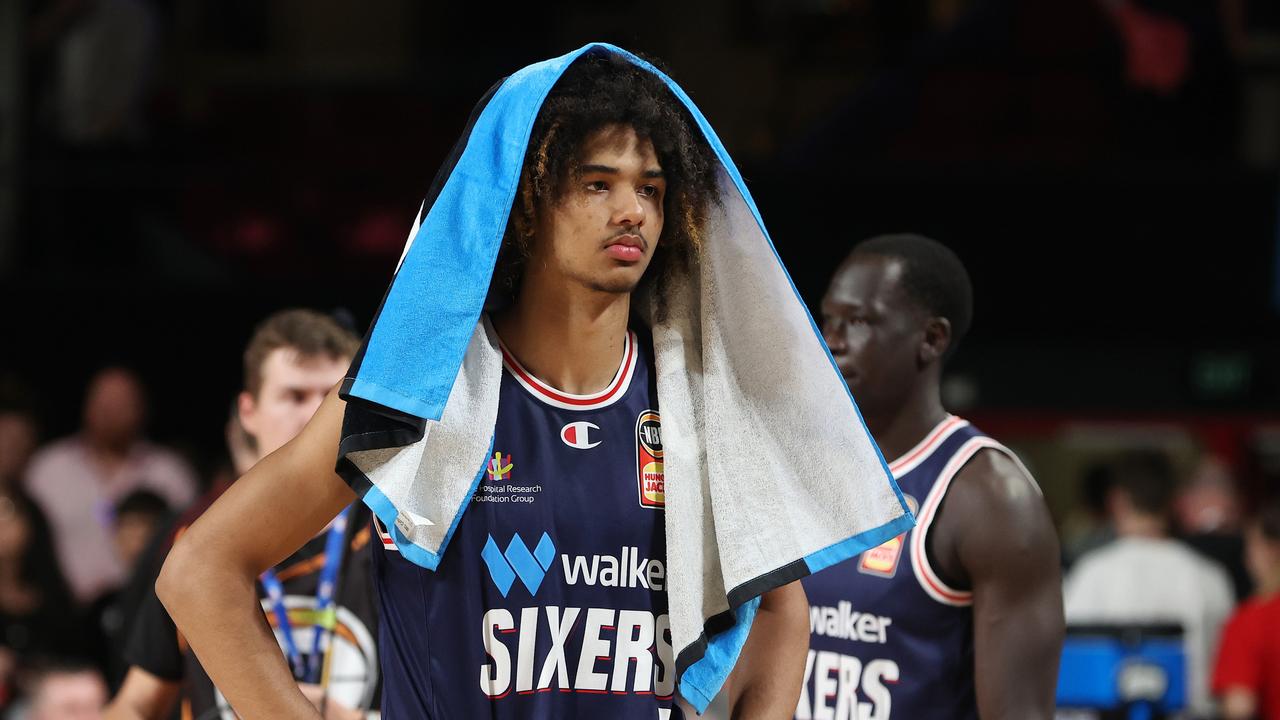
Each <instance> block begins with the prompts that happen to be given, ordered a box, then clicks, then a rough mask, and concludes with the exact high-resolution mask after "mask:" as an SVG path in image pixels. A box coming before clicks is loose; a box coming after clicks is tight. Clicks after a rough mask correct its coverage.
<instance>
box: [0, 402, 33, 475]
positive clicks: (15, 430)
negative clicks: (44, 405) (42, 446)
mask: <svg viewBox="0 0 1280 720" xmlns="http://www.w3.org/2000/svg"><path fill="white" fill-rule="evenodd" d="M35 449H36V423H35V421H34V420H33V419H32V418H31V415H30V414H28V413H26V412H24V411H22V410H19V409H16V408H3V409H0V494H4V495H8V494H9V493H11V492H14V491H15V490H16V489H17V487H18V484H19V481H20V480H21V478H22V473H23V471H24V470H25V469H26V467H27V463H28V462H29V461H30V460H31V454H32V453H33V452H35Z"/></svg>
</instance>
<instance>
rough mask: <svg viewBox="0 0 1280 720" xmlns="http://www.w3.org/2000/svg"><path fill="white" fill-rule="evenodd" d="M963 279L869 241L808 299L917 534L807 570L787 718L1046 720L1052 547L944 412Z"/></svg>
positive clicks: (948, 260)
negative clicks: (796, 698)
mask: <svg viewBox="0 0 1280 720" xmlns="http://www.w3.org/2000/svg"><path fill="white" fill-rule="evenodd" d="M972 306H973V299H972V290H971V288H970V284H969V275H968V273H967V272H966V271H965V268H964V266H963V265H962V264H961V263H960V260H959V258H957V257H956V255H955V254H954V253H953V252H951V250H949V249H947V248H946V247H944V246H942V245H941V244H939V243H937V242H935V241H933V240H930V239H928V238H925V237H920V236H918V235H889V236H882V237H877V238H873V239H871V240H867V241H865V242H863V243H861V244H859V245H857V246H855V247H854V249H853V252H852V254H850V255H849V257H848V258H847V259H846V260H845V261H844V264H843V265H841V266H840V268H839V270H837V271H836V274H835V277H834V278H832V280H831V285H830V287H829V288H828V289H827V294H826V297H824V298H823V300H822V318H823V321H822V322H823V334H824V336H825V337H826V340H827V344H828V345H829V346H830V348H831V353H832V355H833V356H834V357H835V360H836V364H837V365H838V366H839V367H840V370H841V372H842V373H843V374H844V377H845V380H846V381H847V382H848V383H849V389H850V390H851V391H852V393H853V396H854V398H855V399H856V400H857V402H858V407H859V408H860V409H861V410H862V413H863V416H864V418H865V419H866V422H867V427H868V428H869V429H870V430H871V434H872V436H873V437H875V439H876V442H877V443H878V444H879V446H880V449H881V451H882V452H883V454H884V456H885V458H886V460H889V461H890V462H889V469H890V470H891V471H892V472H893V474H894V476H895V478H896V479H897V481H898V484H899V486H900V487H901V488H902V492H903V493H904V494H906V496H907V502H908V503H909V504H911V505H912V506H913V507H914V508H915V509H916V522H917V525H916V527H915V529H913V530H911V531H909V532H907V533H906V534H904V535H902V536H899V537H897V538H895V539H894V540H891V541H890V542H888V543H885V544H884V545H882V546H880V547H878V548H874V549H872V550H868V551H866V552H864V553H862V555H861V556H860V557H858V558H855V559H853V560H848V561H846V562H843V563H840V564H838V565H834V566H832V567H831V568H828V569H827V570H824V571H822V572H819V573H816V574H814V575H811V576H810V577H808V578H806V579H805V580H804V586H805V591H806V593H807V595H808V599H809V604H810V610H809V618H810V631H811V636H810V648H811V649H810V651H809V657H808V660H807V662H806V665H805V680H806V682H805V688H804V691H803V692H802V694H801V698H800V703H799V705H798V707H797V708H796V718H797V719H798V720H810V719H811V718H840V719H841V720H843V719H845V718H876V720H891V719H893V718H909V719H910V720H928V719H929V718H938V719H942V718H946V720H964V719H966V718H971V719H976V718H978V717H982V718H984V720H1001V719H1007V720H1049V718H1051V717H1052V716H1053V706H1054V690H1055V682H1056V679H1057V667H1058V655H1059V652H1060V650H1061V644H1062V635H1063V619H1062V587H1061V578H1060V573H1059V569H1058V543H1057V538H1056V536H1055V533H1054V530H1053V526H1052V525H1051V523H1050V519H1049V513H1048V510H1047V508H1046V506H1045V503H1044V501H1043V499H1042V498H1041V495H1040V492H1039V490H1038V488H1037V486H1036V485H1035V483H1034V482H1033V480H1032V479H1031V477H1030V476H1029V475H1028V474H1027V472H1026V470H1025V468H1023V467H1022V465H1021V463H1019V461H1018V459H1017V458H1016V457H1015V456H1014V455H1013V454H1012V453H1011V452H1009V451H1008V450H1007V449H1005V448H1004V447H1003V446H1002V445H1000V444H999V443H997V442H996V441H995V440H992V439H991V438H989V437H987V436H986V435H983V434H982V432H980V431H979V430H978V429H977V428H975V427H973V426H972V425H970V424H969V423H968V422H966V421H965V420H963V419H961V418H959V417H956V416H954V415H950V414H948V413H947V411H946V410H944V409H943V407H942V399H941V394H940V391H939V379H940V376H941V374H942V365H943V362H944V360H945V359H946V358H947V357H949V356H950V355H951V354H952V353H953V352H955V349H956V346H957V345H958V344H959V342H960V340H961V339H962V338H963V337H964V334H965V332H966V331H967V330H968V329H969V323H970V319H971V314H972Z"/></svg>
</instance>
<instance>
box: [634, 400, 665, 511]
mask: <svg viewBox="0 0 1280 720" xmlns="http://www.w3.org/2000/svg"><path fill="white" fill-rule="evenodd" d="M636 482H637V483H638V484H639V491H640V507H647V508H662V507H665V506H666V481H665V479H664V476H663V473H662V423H661V422H660V421H659V419H658V413H656V412H654V411H653V410H645V411H644V412H642V413H640V417H639V418H637V419H636Z"/></svg>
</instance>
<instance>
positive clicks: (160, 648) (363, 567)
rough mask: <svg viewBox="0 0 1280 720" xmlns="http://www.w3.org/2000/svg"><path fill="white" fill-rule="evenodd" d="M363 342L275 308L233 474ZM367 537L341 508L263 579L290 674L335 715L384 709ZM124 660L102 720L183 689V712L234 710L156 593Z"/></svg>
mask: <svg viewBox="0 0 1280 720" xmlns="http://www.w3.org/2000/svg"><path fill="white" fill-rule="evenodd" d="M357 345H358V340H357V338H356V337H355V336H354V335H353V334H352V333H351V332H350V331H348V330H346V329H345V328H343V327H342V326H341V325H339V324H338V323H337V322H335V321H334V320H333V319H332V318H330V317H328V316H326V315H323V314H321V313H317V312H313V311H309V310H286V311H282V312H278V313H275V314H273V315H271V316H270V317H268V318H267V319H266V320H264V321H263V322H262V323H261V324H260V325H259V326H258V328H257V329H256V331H255V333H254V335H253V338H252V339H251V340H250V342H249V345H248V347H247V348H246V350H245V356H244V358H245V389H244V391H243V392H242V393H241V394H240V397H239V399H238V402H237V408H236V412H235V416H234V417H233V418H232V423H231V426H230V428H229V430H228V443H229V445H230V446H231V450H232V452H231V454H232V457H233V462H235V464H236V465H237V467H236V468H235V470H236V473H237V474H243V473H245V472H247V471H248V469H249V467H251V466H252V465H253V464H254V463H256V462H257V461H258V460H260V459H261V458H263V457H265V456H267V455H269V454H271V453H272V452H274V451H276V450H277V449H278V448H280V447H282V446H283V445H285V444H286V443H287V442H288V441H289V440H291V439H292V438H293V437H294V436H296V435H297V434H298V432H299V431H300V430H301V428H302V427H303V426H304V425H305V424H306V423H307V421H308V420H309V419H310V418H311V416H312V414H314V412H315V410H316V408H317V407H318V406H319V404H320V401H321V399H322V398H323V397H324V396H325V394H326V393H327V392H328V391H329V390H330V389H331V388H332V387H333V386H334V385H335V384H336V383H337V382H338V380H339V379H341V377H342V373H343V371H344V370H345V369H346V367H347V364H348V363H349V362H350V360H351V357H352V355H353V354H354V352H355V349H356V347H357ZM246 449H247V450H248V451H249V452H244V451H245V450H246ZM225 490H226V488H225V487H222V488H215V489H214V490H213V491H212V492H211V493H210V494H209V495H208V496H206V497H205V498H203V499H202V500H201V501H199V502H198V503H197V504H196V506H195V507H194V508H192V509H191V510H189V511H188V512H187V513H185V514H184V515H183V516H182V517H181V518H179V520H178V521H177V523H176V524H175V526H174V527H175V529H174V531H173V532H172V533H171V539H170V542H173V541H176V540H177V538H178V537H179V536H181V535H182V534H183V533H184V532H185V530H186V528H187V527H188V526H189V525H190V524H191V523H192V522H194V520H195V518H196V517H198V516H199V515H200V514H202V513H203V511H204V510H206V509H207V508H208V507H209V506H210V505H211V504H212V503H213V502H214V500H216V499H217V497H218V496H220V495H221V494H222V492H224V491H225ZM369 538H370V524H369V513H368V511H367V510H364V509H363V508H347V509H344V510H342V512H341V513H339V514H338V516H337V517H335V518H334V519H333V520H332V522H330V523H329V524H328V526H327V527H326V528H325V529H324V530H323V531H322V532H321V533H319V534H318V535H316V536H315V537H314V538H312V539H311V540H310V541H308V542H307V543H306V544H305V545H304V546H303V547H302V548H300V549H299V550H298V551H297V552H296V553H293V554H292V555H290V556H289V557H288V558H287V559H285V560H284V561H283V562H281V563H279V564H277V565H276V566H274V567H272V568H269V569H267V570H266V571H264V572H263V573H262V575H261V577H260V578H259V596H260V597H261V598H262V604H263V610H264V613H265V617H266V619H267V622H268V624H269V625H271V626H272V629H273V631H274V634H275V636H276V639H277V641H278V642H279V644H280V646H281V649H282V650H283V651H284V654H285V656H286V657H287V658H288V659H289V663H290V666H291V668H292V669H293V671H294V678H295V680H296V681H297V682H298V684H299V687H300V688H301V689H302V691H303V693H304V694H305V695H306V696H307V697H308V698H309V699H310V700H311V701H312V702H313V703H314V704H315V705H316V706H317V707H322V708H323V709H324V710H323V711H324V717H326V718H332V719H334V720H364V719H365V718H366V717H368V716H370V715H372V716H374V717H376V716H377V712H376V711H371V710H370V708H376V707H377V704H378V693H379V689H380V687H379V686H380V679H379V673H378V666H377V649H376V637H377V614H376V609H375V604H374V599H373V596H372V592H371V587H370V580H369V572H370V567H369V553H368V551H367V546H368V544H369ZM124 657H125V661H126V662H127V663H128V664H129V665H130V667H129V670H128V673H127V675H126V677H125V680H124V683H123V685H122V686H121V688H120V691H119V693H117V695H116V697H115V699H114V700H113V701H112V703H111V704H110V705H109V706H108V708H107V711H106V717H108V718H112V719H114V720H125V719H128V720H134V719H136V718H149V719H157V720H158V719H161V718H169V717H172V713H173V709H174V705H175V703H176V702H177V701H178V700H179V696H181V710H180V715H181V717H182V718H183V719H184V720H187V719H201V720H212V719H214V718H227V719H230V718H234V717H236V716H235V713H234V712H233V711H232V710H231V708H230V706H229V704H228V703H227V701H226V699H225V698H224V697H223V695H222V693H221V692H220V691H219V690H218V689H217V688H216V687H215V686H214V684H213V683H212V682H211V681H210V679H209V677H208V675H207V674H206V673H205V672H204V670H203V668H202V667H201V666H200V663H199V662H198V661H197V660H196V658H195V657H194V655H193V654H192V653H191V650H190V648H189V647H188V646H187V644H186V642H185V639H184V638H182V636H181V634H180V633H179V632H178V631H177V628H176V627H175V626H174V624H173V621H172V620H171V619H170V618H169V615H168V613H167V612H165V610H164V607H163V606H162V605H161V604H160V602H159V600H158V599H157V598H156V597H155V593H154V591H153V592H150V593H149V594H148V596H147V597H146V598H145V599H144V601H143V603H142V606H141V608H140V610H139V613H138V616H137V617H136V618H135V620H134V623H133V631H132V633H131V635H130V637H129V638H128V640H127V645H126V648H125V651H124Z"/></svg>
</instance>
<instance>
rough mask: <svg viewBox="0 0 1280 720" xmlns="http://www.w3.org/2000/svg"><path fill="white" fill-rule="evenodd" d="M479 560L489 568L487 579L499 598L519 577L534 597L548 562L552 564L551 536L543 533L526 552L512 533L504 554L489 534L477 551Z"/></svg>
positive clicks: (523, 545) (553, 550)
mask: <svg viewBox="0 0 1280 720" xmlns="http://www.w3.org/2000/svg"><path fill="white" fill-rule="evenodd" d="M480 558H481V559H482V560H484V564H485V565H486V566H487V567H488V568H489V577H490V578H491V579H492V580H493V584H494V585H497V586H498V592H500V593H502V597H506V596H507V593H509V592H511V586H512V585H513V584H515V581H516V578H520V582H522V583H524V586H525V588H526V589H527V590H528V591H529V594H530V595H537V594H538V588H540V587H542V580H543V578H545V577H546V576H547V571H548V570H550V569H551V563H553V562H555V559H556V546H555V544H554V543H552V542H551V536H550V535H547V534H546V533H545V532H544V533H542V538H541V539H540V540H538V546H537V547H535V548H534V549H533V552H530V551H529V546H528V545H525V544H524V540H523V539H522V538H521V537H520V533H515V534H514V535H512V536H511V542H509V543H507V550H506V552H503V551H501V550H499V549H498V543H496V542H494V540H493V536H492V535H490V536H489V539H488V541H487V542H486V543H485V544H484V549H483V550H481V551H480Z"/></svg>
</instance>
